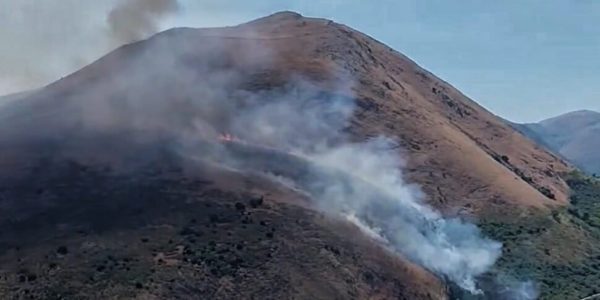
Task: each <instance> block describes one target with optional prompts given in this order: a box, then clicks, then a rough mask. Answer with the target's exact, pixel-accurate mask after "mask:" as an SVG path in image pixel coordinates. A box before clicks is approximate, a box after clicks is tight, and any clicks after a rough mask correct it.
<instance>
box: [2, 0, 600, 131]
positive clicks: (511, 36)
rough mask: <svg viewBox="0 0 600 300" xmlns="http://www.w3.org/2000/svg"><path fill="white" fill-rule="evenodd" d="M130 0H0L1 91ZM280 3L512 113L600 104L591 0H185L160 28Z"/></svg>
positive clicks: (107, 44) (93, 50)
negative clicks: (364, 38)
mask: <svg viewBox="0 0 600 300" xmlns="http://www.w3.org/2000/svg"><path fill="white" fill-rule="evenodd" d="M123 1H136V0H95V1H80V0H0V94H8V93H12V92H17V91H19V90H25V89H30V88H35V87H37V86H41V85H43V84H47V83H49V82H51V81H53V80H56V79H58V78H60V77H61V76H64V75H67V74H68V73H70V72H72V71H75V70H76V69H77V68H80V67H81V66H84V65H85V64H87V63H89V62H91V61H93V60H95V59H97V58H99V57H100V56H101V55H103V54H105V53H107V52H108V51H110V50H111V49H113V48H115V47H117V46H119V45H120V44H119V42H120V41H116V40H115V39H114V38H112V37H111V35H110V33H108V29H109V28H108V27H109V26H107V24H106V23H107V15H108V14H109V12H110V11H111V9H113V8H114V6H115V5H118V2H123ZM137 1H139V0H137ZM142 1H152V0H142ZM159 1H161V0H159ZM162 1H170V0H162ZM173 1H175V0H173ZM281 10H293V11H297V12H299V13H301V14H303V15H306V16H314V17H323V18H329V19H333V20H334V21H336V22H339V23H343V24H346V25H348V26H351V27H353V28H355V29H357V30H360V31H362V32H364V33H366V34H368V35H370V36H372V37H374V38H376V39H378V40H380V41H382V42H384V43H386V44H388V45H389V46H391V47H392V48H394V49H396V50H398V51H400V52H402V53H404V54H405V55H407V56H408V57H410V58H411V59H413V60H415V61H416V62H417V63H418V64H420V65H421V66H423V67H424V68H426V69H428V70H430V71H431V72H433V73H434V74H436V75H437V76H439V77H440V78H442V79H444V80H445V81H447V82H449V83H450V84H452V85H454V86H455V87H457V88H458V89H459V90H461V91H462V92H463V93H465V94H466V95H467V96H469V97H471V98H472V99H474V100H475V101H477V102H478V103H480V104H481V105H483V106H484V107H486V108H487V109H489V110H491V111H492V112H493V113H495V114H497V115H499V116H501V117H504V118H507V119H509V120H511V121H516V122H536V121H539V120H541V119H545V118H548V117H552V116H555V115H558V114H562V113H565V112H568V111H573V110H580V109H590V110H596V111H600V84H599V83H600V26H599V25H600V24H599V22H598V20H600V1H596V0H577V1H575V0H552V1H547V0H505V1H479V0H460V1H459V0H456V1H452V0H377V1H372V0H252V1H249V0H179V8H178V9H177V10H176V11H173V12H171V13H170V14H168V15H165V16H164V19H161V21H160V24H159V25H157V26H156V27H157V28H153V29H156V30H158V29H166V28H169V27H214V26H224V25H235V24H238V23H242V22H245V21H249V20H252V19H255V18H258V17H261V16H265V15H268V14H271V13H274V12H277V11H281ZM149 33H150V32H148V34H149Z"/></svg>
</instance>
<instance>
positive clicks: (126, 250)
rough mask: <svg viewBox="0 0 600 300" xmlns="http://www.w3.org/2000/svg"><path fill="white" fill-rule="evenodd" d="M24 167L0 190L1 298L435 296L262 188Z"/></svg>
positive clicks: (421, 278)
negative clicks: (260, 189) (21, 172)
mask: <svg viewBox="0 0 600 300" xmlns="http://www.w3.org/2000/svg"><path fill="white" fill-rule="evenodd" d="M28 168H30V169H29V170H28V171H27V172H26V173H28V174H29V175H27V176H23V177H20V178H19V179H14V180H10V181H7V180H4V181H3V182H1V185H0V188H1V195H2V199H1V200H0V203H1V204H2V205H1V206H0V207H1V210H2V214H1V216H0V265H1V266H2V267H1V268H0V293H1V294H2V295H4V296H6V297H7V298H9V299H13V298H14V299H89V298H104V299H109V298H111V299H112V298H118V299H130V298H144V299H147V298H156V299H190V298H195V299H197V298H204V299H287V298H296V299H335V298H338V299H359V298H367V297H384V298H390V297H393V298H398V299H440V298H443V297H444V289H443V287H442V286H441V284H439V282H438V281H437V280H436V279H435V278H434V277H433V276H431V275H429V274H427V273H425V272H423V271H422V270H420V269H419V268H417V267H415V266H412V265H411V264H409V263H406V262H404V261H401V260H399V259H398V258H397V257H394V256H392V255H390V254H389V253H386V252H385V251H383V250H382V249H381V248H379V247H377V246H375V245H373V243H372V242H371V241H368V240H366V239H365V238H363V237H361V236H360V233H359V232H358V231H357V230H356V228H354V227H352V226H350V225H349V224H345V223H343V222H339V221H336V220H332V219H330V218H328V217H325V216H323V215H321V214H319V213H316V212H314V211H312V210H309V209H307V208H305V207H301V206H296V205H293V204H290V203H289V202H279V201H276V200H277V199H273V198H272V197H271V196H269V195H270V194H269V192H268V191H266V190H263V191H257V190H256V188H255V187H254V189H252V191H250V190H244V189H241V190H240V189H231V190H227V189H223V188H222V187H220V186H217V185H215V184H213V182H212V181H211V180H209V179H207V178H206V177H204V178H195V177H194V176H189V175H186V174H184V172H182V171H181V169H180V168H176V167H173V166H168V165H161V166H159V165H154V166H148V167H146V168H142V169H140V170H138V171H135V172H128V173H119V172H115V171H111V169H110V168H100V167H92V166H84V165H81V164H78V163H75V162H72V161H56V160H54V161H52V160H50V161H49V160H39V161H38V162H37V163H33V164H30V167H28ZM240 176H241V175H240ZM242 181H243V179H242Z"/></svg>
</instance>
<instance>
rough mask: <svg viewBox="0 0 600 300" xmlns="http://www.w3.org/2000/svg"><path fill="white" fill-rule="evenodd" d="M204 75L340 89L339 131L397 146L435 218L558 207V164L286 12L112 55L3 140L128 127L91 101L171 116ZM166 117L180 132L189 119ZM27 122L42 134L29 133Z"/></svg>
mask: <svg viewBox="0 0 600 300" xmlns="http://www.w3.org/2000/svg"><path fill="white" fill-rule="evenodd" d="M203 59H209V60H210V61H211V65H209V66H207V67H203V68H205V70H196V71H188V73H187V74H174V73H170V72H173V71H170V70H172V69H173V65H174V64H186V65H187V66H191V67H193V66H194V65H195V64H196V65H198V64H199V63H201V61H202V60H203ZM206 68H208V69H214V70H219V76H223V77H227V76H236V77H243V79H240V78H236V79H235V80H236V81H237V80H242V81H244V82H243V83H241V84H242V85H246V88H249V89H252V90H261V89H265V88H276V87H278V86H283V85H285V84H286V82H289V80H290V78H293V77H303V78H307V79H308V80H311V81H315V82H317V84H318V85H320V86H321V87H322V88H324V89H328V90H330V91H332V92H336V93H339V90H340V85H346V86H350V88H349V89H347V90H346V92H345V94H346V95H345V96H348V97H354V98H355V99H356V101H357V103H356V106H357V109H356V113H355V115H354V117H353V120H352V122H351V125H350V128H348V131H349V132H351V133H353V134H354V136H356V137H357V138H358V139H364V138H366V137H369V136H376V135H386V136H389V137H392V138H396V139H398V142H399V143H400V145H399V147H400V148H399V149H401V150H402V151H404V152H406V155H405V157H406V158H407V165H408V167H407V168H406V169H407V172H408V176H409V177H410V178H411V179H412V180H414V181H415V182H418V183H420V184H421V185H423V187H424V189H425V191H426V193H427V194H428V195H429V201H430V202H431V203H432V204H433V205H435V206H437V207H439V208H442V209H444V210H452V208H455V207H463V208H468V210H472V211H478V210H480V209H483V208H486V209H487V208H491V207H493V206H495V205H496V204H498V207H500V208H501V207H502V206H503V205H504V204H508V205H509V206H517V207H518V206H520V205H523V206H537V207H543V206H546V205H553V204H556V203H559V204H560V203H565V202H566V200H567V187H566V185H565V183H564V181H563V180H561V179H560V177H559V174H560V173H564V172H565V171H567V170H568V169H569V167H568V166H567V165H566V164H565V163H564V162H563V161H561V160H560V159H558V158H557V157H555V156H554V155H552V154H550V153H548V152H546V151H544V150H542V149H540V148H539V147H537V146H536V145H534V144H533V143H531V142H530V141H529V140H528V139H526V138H524V137H522V136H521V135H520V134H519V133H517V132H516V131H514V130H512V128H510V127H509V126H507V125H505V124H504V122H502V121H501V120H499V119H498V118H496V117H495V116H493V115H492V114H490V113H489V112H487V111H485V110H484V109H483V108H482V107H480V106H479V105H477V104H476V103H475V102H473V101H471V100H470V99H468V98H466V97H465V96H464V95H462V94H461V93H460V92H459V91H457V90H456V89H454V88H453V87H451V86H450V85H448V84H447V83H445V82H443V81H441V80H440V79H438V78H436V77H435V76H434V75H432V74H430V73H428V72H427V71H425V70H423V69H421V68H420V67H418V66H417V65H416V64H415V63H414V62H412V61H410V60H409V59H408V58H406V57H404V56H403V55H401V54H399V53H397V52H395V51H394V50H392V49H390V48H389V47H387V46H385V45H383V44H381V43H379V42H377V41H375V40H373V39H371V38H369V37H367V36H365V35H363V34H361V33H358V32H356V31H353V30H352V29H350V28H348V27H345V26H343V25H339V24H335V23H333V22H330V21H327V20H320V19H309V18H303V17H301V16H298V15H295V14H293V13H282V14H276V15H274V16H271V17H268V18H265V19H262V20H257V21H254V22H251V23H248V24H245V25H242V26H238V27H231V28H223V29H207V30H202V29H200V30H197V29H173V30H169V31H167V32H165V33H162V34H158V35H157V36H155V37H153V38H151V39H149V40H147V41H143V42H140V43H136V44H132V45H129V46H126V47H123V48H121V49H118V50H117V51H115V52H113V53H111V54H110V55H108V56H106V57H104V58H103V59H101V60H99V61H97V62H96V63H94V64H92V65H90V66H88V67H86V68H84V69H82V70H81V71H79V72H76V73H74V74H73V75H71V76H68V77H67V78H65V79H63V80H60V81H58V82H57V83H55V84H52V85H50V86H49V87H47V88H46V89H44V90H42V91H40V92H38V93H36V94H35V95H32V96H29V97H27V99H24V100H23V101H20V102H21V103H19V104H20V105H21V106H22V107H16V108H15V109H13V110H12V111H11V112H10V113H6V112H5V113H3V115H4V116H3V117H2V116H1V115H0V117H2V119H0V122H1V123H2V124H3V126H2V127H1V128H2V129H0V133H2V136H7V134H9V133H5V132H6V131H7V130H12V131H13V132H15V131H14V130H13V128H15V127H18V128H19V132H21V133H22V132H29V133H30V132H31V131H32V130H29V129H31V128H32V127H35V130H36V131H40V129H41V131H40V132H39V133H38V134H43V132H44V131H45V132H48V133H49V132H51V131H52V130H56V128H57V127H61V128H60V130H64V131H69V132H73V131H75V130H81V129H85V128H87V127H93V126H96V127H98V126H101V127H102V126H105V125H106V124H105V123H107V122H109V121H111V122H127V121H124V119H126V118H127V112H125V110H132V109H135V108H134V107H131V106H132V105H130V107H127V104H122V105H123V107H122V109H123V111H122V112H121V113H122V115H120V116H118V118H117V119H115V117H114V116H112V115H111V116H110V120H103V119H102V117H104V116H103V115H102V114H103V113H105V114H108V112H106V110H109V109H113V108H106V107H103V106H102V105H101V104H99V103H101V101H113V102H114V103H117V104H118V102H119V101H120V102H125V103H127V99H132V98H139V99H142V98H143V99H144V101H145V102H147V103H152V104H154V103H157V102H160V101H168V103H169V105H171V106H172V107H176V108H182V107H184V106H185V105H187V104H186V103H185V101H187V100H186V99H189V98H193V97H197V96H196V95H190V93H192V92H196V91H195V90H194V88H193V87H191V86H192V85H193V84H194V78H197V77H198V76H199V75H200V74H201V73H202V72H204V71H206ZM179 69H180V68H178V70H179ZM190 70H191V69H190ZM231 70H237V71H239V72H236V74H230V73H232V72H231ZM140 73H141V74H152V76H150V75H148V76H146V77H142V76H140V75H139V74H140ZM176 76H178V77H179V78H177V79H178V80H177V81H175V78H174V77H176ZM181 77H185V78H187V79H186V81H182V80H180V79H181ZM220 79H221V78H216V79H213V80H220ZM227 80H229V79H227ZM147 82H151V84H148V85H147V84H146V83H147ZM137 87H143V88H137ZM140 90H141V91H140ZM136 105H138V104H136ZM139 105H140V106H143V105H150V104H144V103H140V104H139ZM190 109H192V110H193V107H190ZM58 110H60V111H58ZM32 111H33V112H34V113H33V114H31V113H30V112H32ZM25 112H26V115H25ZM65 114H67V115H68V116H67V117H65ZM82 114H85V116H86V118H85V119H84V118H83V117H82V116H81V115H82ZM88 115H91V116H89V118H88ZM161 117H162V116H161ZM176 118H178V119H180V120H179V121H178V122H181V123H185V122H187V121H189V116H187V117H186V116H177V117H176ZM186 118H187V119H186ZM38 122H40V123H46V124H52V126H50V127H47V126H43V128H40V127H41V126H38V125H37V123H38ZM90 123H93V124H90ZM129 125H131V124H129ZM106 126H109V125H106ZM482 199H485V201H482Z"/></svg>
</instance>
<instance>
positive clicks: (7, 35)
mask: <svg viewBox="0 0 600 300" xmlns="http://www.w3.org/2000/svg"><path fill="white" fill-rule="evenodd" d="M179 8H180V5H179V4H178V1H177V0H98V1H80V0H60V1H39V0H18V1H0V28H3V29H6V30H0V41H1V42H0V54H1V55H0V96H2V95H6V94H10V93H15V92H19V91H23V90H27V89H31V88H37V87H40V85H44V84H47V83H49V82H51V81H54V80H57V79H59V78H60V77H61V76H65V75H67V74H69V73H71V72H73V71H75V70H77V69H79V68H81V67H83V66H85V65H87V64H88V63H90V62H92V61H93V60H96V59H97V58H98V57H100V56H102V55H103V54H105V53H107V52H109V51H110V50H112V49H114V48H116V47H118V46H121V45H123V44H125V43H130V42H133V41H136V40H140V39H142V38H145V37H147V36H149V35H151V34H153V33H156V32H157V31H158V30H160V25H161V22H162V21H163V20H164V19H165V18H166V17H168V16H169V15H171V14H173V13H176V12H177V11H178V9H179Z"/></svg>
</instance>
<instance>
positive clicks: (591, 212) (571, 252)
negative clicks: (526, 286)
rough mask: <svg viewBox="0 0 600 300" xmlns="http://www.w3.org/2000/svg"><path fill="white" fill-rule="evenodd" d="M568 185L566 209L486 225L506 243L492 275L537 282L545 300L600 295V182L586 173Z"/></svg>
mask: <svg viewBox="0 0 600 300" xmlns="http://www.w3.org/2000/svg"><path fill="white" fill-rule="evenodd" d="M567 182H568V184H569V186H570V187H571V190H572V195H571V204H570V205H569V206H568V207H566V208H561V209H557V210H554V211H553V212H552V213H551V214H548V213H539V212H538V213H530V214H527V215H524V216H518V217H514V216H513V218H512V219H509V220H507V219H502V220H489V219H488V220H482V221H481V224H480V227H481V228H482V230H483V231H484V232H485V233H486V234H487V235H488V236H490V237H492V238H494V239H497V240H499V241H502V242H503V243H504V247H503V248H504V249H503V254H502V257H501V258H500V260H499V262H498V264H497V269H496V270H494V271H493V272H492V273H495V274H503V275H507V276H509V277H511V278H514V279H516V280H535V281H536V282H537V284H538V288H539V290H540V299H556V300H559V299H560V300H563V299H580V298H583V297H586V296H589V295H592V294H595V293H600V285H599V284H598V283H599V282H600V182H599V181H598V180H597V179H595V178H593V177H588V176H585V175H583V174H581V173H572V174H569V175H568V177H567Z"/></svg>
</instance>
